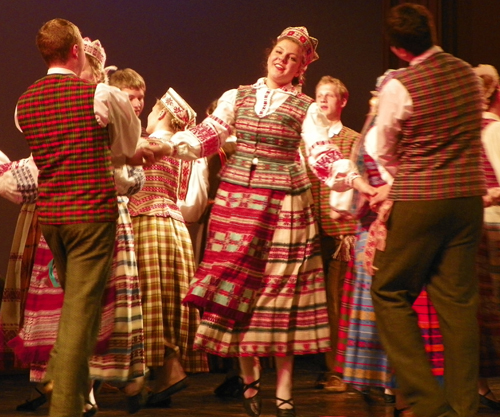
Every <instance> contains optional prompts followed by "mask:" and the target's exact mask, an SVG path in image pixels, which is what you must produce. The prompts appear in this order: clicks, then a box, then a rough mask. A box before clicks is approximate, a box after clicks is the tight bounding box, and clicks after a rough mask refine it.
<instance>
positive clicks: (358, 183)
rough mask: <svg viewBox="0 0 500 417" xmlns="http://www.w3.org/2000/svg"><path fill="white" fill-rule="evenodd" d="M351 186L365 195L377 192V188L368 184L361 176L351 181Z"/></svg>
mask: <svg viewBox="0 0 500 417" xmlns="http://www.w3.org/2000/svg"><path fill="white" fill-rule="evenodd" d="M352 188H354V189H355V190H358V191H359V192H360V193H362V194H364V195H365V196H367V197H371V196H374V195H376V194H377V189H376V188H375V187H372V186H371V185H370V184H368V183H367V182H366V181H365V180H364V179H363V178H361V177H357V178H355V179H354V180H353V181H352Z"/></svg>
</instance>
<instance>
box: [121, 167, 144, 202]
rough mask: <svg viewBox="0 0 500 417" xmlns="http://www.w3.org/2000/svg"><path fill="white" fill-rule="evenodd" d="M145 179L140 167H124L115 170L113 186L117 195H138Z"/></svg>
mask: <svg viewBox="0 0 500 417" xmlns="http://www.w3.org/2000/svg"><path fill="white" fill-rule="evenodd" d="M145 179H146V177H145V175H144V170H143V169H142V167H141V166H129V165H124V166H123V167H121V168H116V169H115V186H116V191H117V193H118V195H124V196H127V197H130V196H132V195H134V194H136V193H138V192H139V191H140V190H141V188H142V186H143V185H144V181H145Z"/></svg>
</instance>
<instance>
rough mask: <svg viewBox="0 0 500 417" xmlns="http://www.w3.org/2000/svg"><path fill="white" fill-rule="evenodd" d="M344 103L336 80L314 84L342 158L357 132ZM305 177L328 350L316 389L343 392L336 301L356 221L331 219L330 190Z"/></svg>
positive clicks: (344, 95) (342, 87) (343, 90)
mask: <svg viewBox="0 0 500 417" xmlns="http://www.w3.org/2000/svg"><path fill="white" fill-rule="evenodd" d="M348 100H349V91H348V90H347V87H346V86H345V85H344V83H343V82H342V81H340V80H339V79H338V78H333V77H331V76H324V77H322V78H321V79H320V80H319V82H318V84H317V85H316V103H317V105H318V108H319V110H320V111H321V112H322V113H323V114H324V115H325V116H326V118H327V119H328V122H329V128H328V137H329V138H330V141H331V142H332V143H334V144H335V145H336V146H338V148H339V150H340V152H342V155H346V156H347V155H350V154H351V148H352V146H353V144H354V142H355V141H356V139H358V137H359V133H358V132H355V131H354V130H352V129H350V128H348V127H347V126H344V125H343V124H342V121H341V118H342V111H343V110H344V108H345V106H346V105H347V101H348ZM308 175H309V179H310V181H311V184H312V188H311V192H312V196H313V200H314V208H315V215H316V220H317V222H318V227H319V235H320V242H321V255H322V258H323V270H324V273H325V289H326V303H327V307H328V322H329V324H330V343H331V347H332V350H331V351H329V352H326V353H325V365H326V369H327V372H326V373H324V374H323V375H320V376H319V378H318V381H317V384H316V386H317V387H320V388H324V389H326V390H328V391H332V392H344V391H345V390H346V389H347V385H346V384H345V383H344V382H343V381H342V372H339V370H340V369H341V367H342V365H343V364H340V363H337V361H336V358H337V355H336V353H337V340H338V335H339V315H340V300H341V298H342V289H343V286H344V279H345V276H346V274H347V273H351V271H350V270H348V267H349V261H350V260H351V256H352V255H353V249H354V244H355V239H356V238H355V232H356V226H357V222H356V220H355V219H352V218H350V219H349V218H345V217H344V218H337V219H333V218H332V209H331V206H330V188H328V187H327V186H326V185H324V184H321V182H320V181H319V179H318V178H317V177H316V176H315V175H314V174H313V173H312V172H311V170H310V169H308ZM351 269H352V268H351ZM337 366H338V368H337ZM336 368H337V369H336Z"/></svg>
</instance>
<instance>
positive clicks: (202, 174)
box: [177, 158, 208, 223]
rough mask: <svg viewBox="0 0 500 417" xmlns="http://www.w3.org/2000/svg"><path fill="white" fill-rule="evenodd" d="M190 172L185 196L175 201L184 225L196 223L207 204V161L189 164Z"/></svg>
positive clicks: (202, 160)
mask: <svg viewBox="0 0 500 417" xmlns="http://www.w3.org/2000/svg"><path fill="white" fill-rule="evenodd" d="M191 164H192V166H191V172H190V176H189V184H188V189H187V192H186V196H185V198H184V199H183V200H180V199H179V200H177V206H178V207H179V210H180V211H181V213H182V217H183V218H184V221H185V222H186V223H194V222H197V221H198V220H199V219H200V217H201V215H202V214H203V212H204V211H205V208H206V206H207V202H208V166H207V159H206V158H200V159H197V160H195V161H192V162H191Z"/></svg>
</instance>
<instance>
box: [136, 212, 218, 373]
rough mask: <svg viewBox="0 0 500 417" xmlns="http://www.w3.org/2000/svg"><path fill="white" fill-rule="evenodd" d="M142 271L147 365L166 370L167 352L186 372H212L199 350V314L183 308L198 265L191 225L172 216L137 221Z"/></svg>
mask: <svg viewBox="0 0 500 417" xmlns="http://www.w3.org/2000/svg"><path fill="white" fill-rule="evenodd" d="M132 223H133V227H134V235H135V250H136V256H137V261H138V267H139V281H140V286H141V298H142V310H143V318H144V348H145V357H146V365H147V366H150V367H155V366H162V365H163V363H164V358H165V352H166V349H165V348H166V347H168V348H170V349H173V350H175V351H176V352H178V354H179V359H180V362H181V364H182V366H183V368H184V370H185V371H186V372H208V361H207V358H206V355H205V354H204V353H202V352H195V351H194V350H193V342H194V336H195V333H196V329H197V328H198V325H199V322H200V315H199V313H198V310H196V309H195V308H192V307H187V306H184V305H182V300H183V299H184V297H185V296H186V294H187V291H188V288H189V282H190V281H191V279H192V278H193V276H194V271H195V263H194V254H193V247H192V244H191V239H190V236H189V233H188V231H187V228H186V225H185V224H184V223H183V222H182V221H178V220H174V219H172V218H170V217H156V216H137V217H132Z"/></svg>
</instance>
